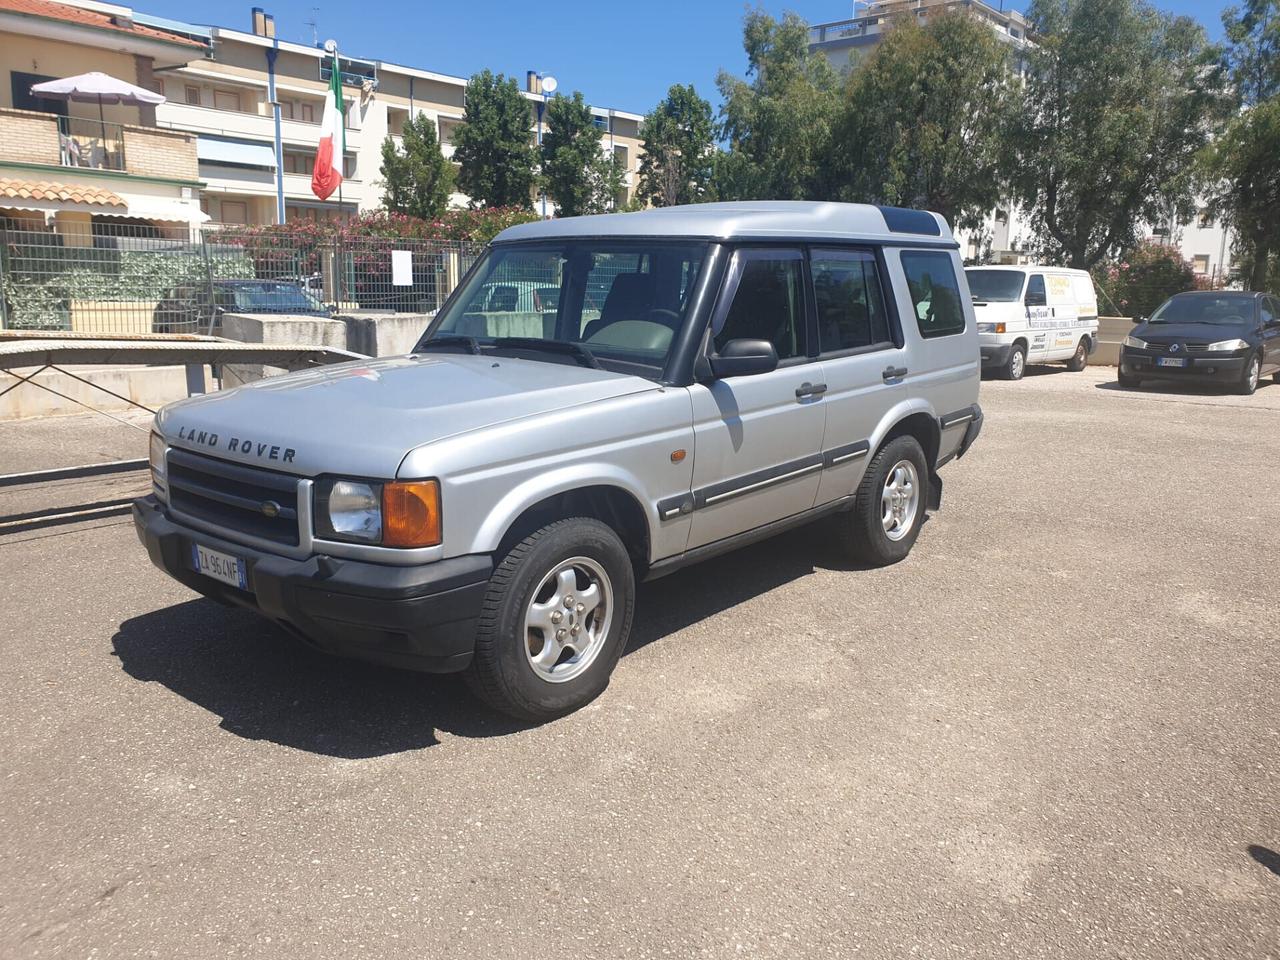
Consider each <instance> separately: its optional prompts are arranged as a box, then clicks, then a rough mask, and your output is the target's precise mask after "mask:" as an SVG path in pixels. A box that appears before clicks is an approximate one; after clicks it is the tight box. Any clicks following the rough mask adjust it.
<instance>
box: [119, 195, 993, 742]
mask: <svg viewBox="0 0 1280 960" xmlns="http://www.w3.org/2000/svg"><path fill="white" fill-rule="evenodd" d="M530 282H533V283H535V284H537V285H538V287H539V289H542V288H546V289H551V288H554V289H555V290H556V291H557V292H556V293H555V294H554V295H550V296H547V297H539V298H538V300H539V302H540V303H541V304H543V305H549V308H548V309H530V307H531V306H533V304H532V303H531V302H530V303H522V302H521V301H520V299H519V298H516V299H515V301H513V302H504V303H500V304H497V305H496V308H495V303H494V296H493V291H494V290H495V289H496V288H497V286H499V285H501V284H504V283H511V284H517V285H518V284H528V283H530ZM602 290H607V293H605V294H604V295H603V297H601V296H600V291H602ZM508 300H510V298H508ZM597 304H598V306H597ZM979 363H980V361H979V351H978V334H977V329H976V326H975V323H974V317H973V307H972V304H971V302H970V297H969V290H968V287H967V285H966V282H965V279H964V271H963V269H962V268H961V261H960V258H959V255H958V253H957V244H956V243H955V241H954V240H953V239H952V237H951V234H950V231H949V230H948V228H947V225H946V223H945V222H944V221H943V220H942V219H941V218H939V217H937V216H935V215H933V214H929V213H923V212H920V211H913V210H901V209H896V208H879V207H872V206H855V205H846V204H835V203H794V202H776V203H741V204H736V203H735V204H706V205H702V206H694V207H671V208H666V209H661V210H652V211H647V212H643V213H634V214H616V215H608V216H600V217H586V218H574V219H565V220H555V221H549V222H542V223H533V224H525V225H522V226H517V227H513V228H511V229H509V230H506V231H504V232H503V233H502V234H500V235H499V236H498V238H497V239H496V240H495V241H494V243H493V244H492V245H491V247H490V249H489V250H488V252H487V253H486V254H485V256H484V257H483V258H482V259H481V260H480V261H479V262H478V263H477V265H476V266H475V268H474V269H473V270H472V271H471V273H470V274H469V275H468V276H467V278H466V279H465V280H464V282H463V283H462V284H461V286H460V287H459V289H458V290H456V291H455V293H454V294H453V296H452V297H451V298H450V299H449V300H448V302H447V303H446V304H445V305H444V306H443V307H442V309H441V310H440V312H439V314H438V315H437V316H436V317H435V318H434V320H433V321H432V323H431V325H430V327H429V328H428V329H427V331H426V333H425V334H424V335H423V337H422V339H421V341H420V342H419V343H418V345H417V347H416V349H415V350H414V351H413V353H411V354H410V355H408V356H404V357H395V358H389V359H379V360H371V361H366V362H359V363H352V364H344V365H341V366H336V367H329V368H326V369H323V370H315V371H307V372H302V373H296V374H290V375H286V376H281V377H277V378H274V379H269V380H264V381H261V382H259V383H254V384H250V385H248V386H244V387H240V388H237V389H235V390H229V391H225V392H222V393H216V394H211V395H208V396H204V397H198V398H194V399H190V400H185V401H182V402H179V403H175V404H172V405H170V406H168V407H166V408H165V409H164V410H163V411H161V413H160V415H159V416H158V417H157V418H156V424H155V428H154V429H155V432H154V433H153V435H152V443H151V460H152V469H153V473H154V481H155V490H154V494H153V495H152V496H148V497H146V498H144V499H142V500H140V501H138V502H137V504H136V506H135V509H134V516H135V520H136V523H137V528H138V533H139V535H140V537H141V539H142V541H143V543H144V544H145V545H146V547H147V550H148V552H149V553H150V556H151V559H152V560H153V561H154V562H155V563H156V564H157V565H158V566H160V567H161V568H162V569H164V570H166V571H168V572H169V573H170V574H171V575H172V576H174V577H175V578H177V579H178V580H180V581H182V582H183V583H185V584H187V585H188V586H190V587H192V588H193V589H195V590H198V591H199V592H201V593H203V594H206V595H208V596H210V597H214V598H216V599H218V600H222V601H224V602H228V603H235V604H240V605H242V606H246V607H249V608H252V609H255V610H258V611H260V612H262V613H263V614H264V615H266V616H267V617H269V618H270V619H272V620H274V621H276V622H277V623H280V624H281V625H283V626H285V627H287V628H288V629H290V630H292V631H293V632H294V633H296V634H297V635H299V636H301V637H303V638H304V639H305V640H307V641H308V642H310V643H312V644H314V645H316V646H318V647H320V648H323V649H325V650H329V651H331V652H335V653H342V654H346V655H351V656H357V657H363V658H368V659H372V660H378V661H382V662H385V663H392V664H398V665H401V666H405V667H413V668H417V669H424V670H433V671H466V674H467V677H468V678H469V681H470V683H471V685H472V687H473V688H474V689H475V690H476V691H477V693H478V694H479V695H480V696H481V697H482V698H483V699H484V700H486V701H487V702H488V703H490V704H492V705H493V706H494V707H497V708H498V709H500V710H504V711H506V712H508V713H511V714H513V715H515V716H517V717H521V718H525V719H529V720H543V719H546V718H549V717H554V716H557V715H560V714H563V713H566V712H568V711H571V710H573V709H576V708H577V707H580V706H582V705H583V704H584V703H587V702H588V701H590V700H591V699H592V698H593V697H595V696H596V695H598V694H599V693H600V692H601V691H602V690H603V689H604V688H605V686H606V685H607V684H608V680H609V675H610V673H611V671H612V670H613V668H614V665H615V664H616V663H617V661H618V658H619V656H620V655H621V654H622V651H623V649H624V648H625V647H626V644H627V637H628V634H629V633H630V629H631V624H632V618H633V615H634V607H635V595H636V583H637V581H639V580H643V579H652V578H654V577H659V576H663V575H665V574H670V573H674V572H675V571H678V570H680V569H681V568H683V567H684V566H686V565H688V564H690V563H693V562H695V561H698V560H702V559H705V558H707V557H711V556H714V555H716V554H719V553H723V552H724V551H727V550H731V549H733V548H735V547H738V546H741V545H743V544H745V543H749V542H751V541H754V540H758V539H760V538H762V537H767V536H770V535H772V534H774V533H777V532H779V531H782V530H785V529H788V528H790V527H795V526H797V525H799V524H804V523H808V522H810V521H813V520H815V519H817V518H819V517H826V518H827V522H828V525H829V526H830V528H831V529H833V530H834V531H835V532H836V534H837V535H838V537H839V539H840V541H841V542H842V543H843V544H844V546H845V547H846V548H847V549H848V550H849V552H850V553H851V554H852V555H854V556H856V557H857V558H859V559H860V560H861V561H863V562H865V563H867V564H872V565H882V564H890V563H895V562H897V561H899V560H901V559H903V558H904V557H905V556H906V555H907V553H908V552H909V551H910V550H911V547H912V545H913V544H914V543H915V540H916V537H917V536H918V535H919V533H920V528H921V524H922V523H923V521H924V518H925V513H926V511H928V510H936V509H938V507H939V506H940V502H941V496H942V481H941V480H940V478H939V477H938V472H937V471H938V468H939V467H941V466H942V465H943V464H945V463H947V462H948V461H950V460H952V459H954V458H956V457H960V456H962V455H963V454H964V453H965V451H966V450H967V449H968V448H969V445H970V444H972V443H973V441H974V439H975V438H976V437H977V435H978V431H979V429H980V427H981V424H982V413H981V410H980V409H979V407H978V404H977V399H978V385H979Z"/></svg>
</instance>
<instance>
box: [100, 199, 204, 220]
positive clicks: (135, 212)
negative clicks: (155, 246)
mask: <svg viewBox="0 0 1280 960" xmlns="http://www.w3.org/2000/svg"><path fill="white" fill-rule="evenodd" d="M124 199H125V203H127V204H128V205H129V206H128V208H127V209H125V210H119V209H111V210H95V211H94V212H95V213H97V214H98V215H99V216H102V217H137V218H138V219H139V220H158V221H160V222H161V223H192V224H194V223H205V222H206V221H208V219H209V215H208V214H207V213H205V212H204V211H203V210H201V209H200V204H199V203H197V202H196V201H194V200H181V199H179V198H178V197H173V198H169V197H130V196H126V197H125V198H124Z"/></svg>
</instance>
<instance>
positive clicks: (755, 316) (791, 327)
mask: <svg viewBox="0 0 1280 960" xmlns="http://www.w3.org/2000/svg"><path fill="white" fill-rule="evenodd" d="M802 267H803V261H802V260H801V259H800V255H799V253H797V254H795V255H794V256H789V255H786V254H778V255H774V256H769V257H755V256H752V257H750V258H749V259H747V261H746V262H745V263H744V264H743V266H742V278H741V279H740V280H739V281H738V289H737V290H736V291H735V292H734V295H733V303H732V304H731V305H730V307H729V312H728V313H727V314H726V315H725V318H724V322H723V323H722V324H720V325H719V326H718V327H717V329H716V330H715V331H714V333H715V347H716V350H717V351H718V350H722V349H724V346H725V344H727V343H728V342H729V341H730V340H768V341H769V342H770V343H772V344H773V349H774V350H776V351H777V352H778V359H779V360H786V359H788V358H790V357H799V356H803V355H804V353H805V343H804V298H803V283H804V280H803V278H804V271H803V269H802Z"/></svg>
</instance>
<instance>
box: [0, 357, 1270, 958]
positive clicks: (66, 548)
mask: <svg viewBox="0 0 1280 960" xmlns="http://www.w3.org/2000/svg"><path fill="white" fill-rule="evenodd" d="M1113 376H1114V371H1110V370H1107V369H1106V368H1090V369H1089V370H1087V371H1086V372H1084V373H1080V374H1072V373H1067V372H1065V371H1062V370H1061V369H1057V370H1051V371H1044V372H1041V371H1036V370H1034V369H1033V372H1032V374H1031V375H1029V376H1028V378H1027V379H1026V380H1025V381H1023V382H1021V383H1002V382H995V383H984V385H983V392H982V397H981V402H982V404H983V408H984V410H985V412H986V416H987V420H986V426H985V428H984V431H983V435H982V437H981V439H980V440H979V442H978V443H977V445H976V446H975V447H974V448H973V450H972V451H971V452H970V454H969V455H968V456H967V457H965V458H964V459H963V460H961V461H959V462H956V463H953V464H951V465H949V466H948V467H946V468H945V470H944V477H945V483H946V489H945V495H944V504H943V509H942V511H941V512H940V513H938V514H937V515H935V516H933V517H932V518H931V519H930V520H929V522H928V523H927V525H926V527H925V529H924V530H923V532H922V535H921V537H920V540H919V542H918V544H917V546H916V548H915V551H914V552H913V553H912V555H911V556H910V557H909V558H908V559H907V560H906V561H905V562H904V563H902V564H900V565H898V566H896V567H893V568H890V569H886V570H877V571H864V570H857V569H853V568H851V567H850V566H849V565H847V564H846V563H844V562H843V561H842V559H841V558H840V556H839V555H838V553H837V552H836V550H835V548H834V546H833V545H832V543H831V542H830V538H829V536H828V531H827V530H824V529H823V528H822V527H820V526H819V527H814V528H809V529H805V530H801V531H797V532H794V533H792V534H789V535H787V536H784V537H782V538H780V539H777V540H774V541H771V542H767V543H764V544H760V545H758V546H755V547H752V548H748V549H746V550H742V551H740V552H738V553H736V554H733V555H730V556H727V557H724V558H721V559H719V560H715V561H712V562H709V563H706V564H703V565H701V566H699V567H695V568H691V569H689V570H687V571H685V572H683V573H681V574H679V575H676V576H673V577H670V578H667V579H665V580H662V581H658V582H656V583H653V584H649V585H647V586H645V587H644V588H643V592H642V595H641V597H640V603H639V607H638V610H637V618H636V627H635V636H634V639H633V642H632V645H631V648H630V650H629V652H628V654H627V655H626V656H625V657H624V658H623V659H622V661H621V663H620V664H619V666H618V669H617V671H616V673H615V675H614V679H613V682H612V684H611V686H610V688H609V689H608V691H607V692H606V693H605V694H604V695H603V696H602V697H601V698H600V699H599V700H598V701H596V702H595V703H594V704H592V705H591V706H589V707H588V708H587V709H585V710H583V711H581V712H580V713H578V714H576V715H574V716H571V717H568V718H566V719H563V720H561V721H558V722H555V723H551V724H547V725H545V726H541V727H521V726H518V725H515V724H513V723H511V722H509V721H507V720H504V719H502V718H500V717H498V716H496V715H494V714H491V713H488V712H486V711H485V710H484V709H483V708H481V707H480V706H479V705H478V704H477V703H475V702H474V701H473V700H472V699H471V698H470V697H469V695H468V694H467V693H466V691H465V690H464V689H463V688H462V686H461V684H460V683H458V682H457V681H456V680H454V679H451V678H441V677H430V676H421V675H416V674H410V673H400V672H396V671H393V670H389V669H382V668H378V667H373V666H366V665H362V664H358V663H351V662H345V661H340V660H334V659H328V658H324V657H321V656H319V655H316V654H313V653H311V652H310V651H308V650H306V649H303V648H300V647H298V646H297V645H296V644H294V643H293V642H292V641H290V640H289V639H288V638H286V637H285V636H283V635H282V634H281V633H280V632H279V631H278V630H276V629H275V628H273V627H272V626H271V625H269V624H267V623H266V622H265V621H261V620H259V619H257V618H255V617H254V616H253V615H251V614H249V613H246V612H241V611H234V610H228V609H225V608H223V607H220V606H218V605H216V604H214V603H212V602H209V601H206V600H203V599H200V598H199V597H197V596H196V595H195V594H193V593H191V592H189V591H188V590H186V589H185V588H183V587H181V586H180V585H178V584H176V583H175V582H173V581H171V580H169V579H168V578H167V577H165V576H164V575H163V574H161V573H160V572H159V571H157V570H155V569H154V568H152V567H151V566H150V564H149V563H148V562H147V560H146V556H145V554H144V552H143V551H142V549H141V547H140V546H139V545H138V542H137V539H136V537H135V535H134V532H133V529H132V526H131V524H130V523H129V522H128V521H121V520H112V521H106V522H98V523H96V524H79V525H74V526H70V527H62V528H56V529H51V530H47V531H37V532H32V533H26V534H15V535H10V536H7V537H3V538H0V577H2V578H3V584H4V590H3V599H2V600H0V653H2V654H3V658H4V660H3V662H4V663H5V667H4V669H3V671H0V956H3V957H5V958H29V957H77V958H79V957H95V958H109V957H162V958H171V957H182V958H190V960H196V958H205V957H208V958H215V957H216V958H231V957H288V958H294V957H296V958H317V960H318V958H324V960H332V958H336V957H375V956H376V957H414V958H429V957H485V958H520V960H526V958H534V957H536V958H560V957H573V958H641V957H654V958H660V957H713V958H721V957H725V958H728V957H735V958H736V957H779V958H782V957H787V958H792V957H840V958H847V957H908V956H919V957H936V958H951V957H971V958H1005V957H1011V958H1012V957H1016V958H1024V957H1025V958H1038V957H1044V958H1054V960H1061V958H1090V960H1092V958H1098V957H1125V958H1156V957H1159V958H1164V957H1198V958H1199V957H1221V958H1233V960H1237V958H1263V957H1272V958H1275V957H1280V708H1278V706H1277V696H1278V695H1280V653H1278V651H1277V634H1278V633H1280V630H1278V624H1280V614H1278V613H1277V610H1280V604H1278V602H1277V600H1278V598H1280V546H1278V543H1280V494H1278V493H1277V490H1278V489H1280V486H1278V480H1277V464H1278V463H1280V385H1271V384H1268V385H1266V386H1264V387H1263V388H1262V389H1260V390H1259V392H1258V393H1257V395H1256V396H1254V397H1251V398H1243V397H1225V396H1216V395H1215V396H1202V395H1200V394H1197V393H1194V392H1192V391H1188V390H1162V389H1158V388H1150V387H1147V388H1143V389H1142V390H1141V391H1137V392H1135V391H1124V390H1119V389H1118V388H1116V387H1115V386H1114V384H1112V383H1109V382H1107V381H1108V380H1109V379H1110V378H1111V377H1113ZM9 427H10V425H0V450H4V449H9V448H10V442H11V440H12V437H13V436H14V434H13V433H12V432H9ZM46 428H48V429H55V430H63V431H64V432H68V431H67V428H65V427H63V426H58V425H46ZM24 429H26V428H24ZM29 429H30V430H34V431H36V432H37V433H38V431H39V430H40V429H42V428H41V427H40V426H39V425H34V426H31V427H30V428H29ZM86 429H88V428H86ZM90 432H91V431H90ZM31 449H32V450H34V451H38V450H39V449H40V447H39V444H38V443H36V442H34V441H33V445H32V447H31ZM121 455H124V454H121ZM128 455H131V456H138V455H141V454H139V453H137V452H133V451H131V452H129V453H128ZM109 458H110V457H108V459H109ZM91 460H92V458H91V457H90V458H86V459H83V460H80V461H79V462H90V461H91ZM56 465H60V464H54V463H33V464H32V465H30V466H28V467H26V469H38V468H39V467H42V466H56ZM0 493H2V492H0ZM0 512H3V511H2V510H0Z"/></svg>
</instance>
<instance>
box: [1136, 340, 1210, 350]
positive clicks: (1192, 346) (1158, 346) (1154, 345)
mask: <svg viewBox="0 0 1280 960" xmlns="http://www.w3.org/2000/svg"><path fill="white" fill-rule="evenodd" d="M1175 343H1176V344H1177V345H1178V350H1177V352H1178V353H1207V352H1208V347H1209V344H1208V341H1205V342H1203V343H1188V342H1187V341H1185V340H1169V341H1167V342H1164V343H1161V342H1159V341H1154V340H1148V341H1147V348H1148V349H1150V350H1154V351H1155V352H1156V353H1168V352H1169V348H1170V347H1171V346H1173V344H1175Z"/></svg>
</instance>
